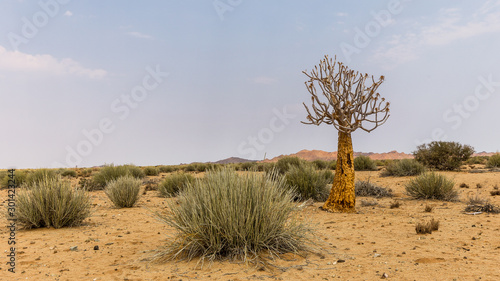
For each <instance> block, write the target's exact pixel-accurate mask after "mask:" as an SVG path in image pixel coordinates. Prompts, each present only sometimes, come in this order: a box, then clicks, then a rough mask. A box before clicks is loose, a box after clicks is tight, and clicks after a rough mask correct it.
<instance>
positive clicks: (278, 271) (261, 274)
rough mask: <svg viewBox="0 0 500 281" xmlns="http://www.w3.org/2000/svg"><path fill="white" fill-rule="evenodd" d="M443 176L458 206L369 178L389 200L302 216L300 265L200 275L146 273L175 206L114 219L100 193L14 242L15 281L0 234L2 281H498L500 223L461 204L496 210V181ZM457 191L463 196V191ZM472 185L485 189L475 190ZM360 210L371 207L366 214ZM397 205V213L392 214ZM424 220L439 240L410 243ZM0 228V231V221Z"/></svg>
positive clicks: (140, 209)
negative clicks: (479, 201) (165, 213)
mask: <svg viewBox="0 0 500 281" xmlns="http://www.w3.org/2000/svg"><path fill="white" fill-rule="evenodd" d="M443 174H445V175H446V176H448V177H450V178H452V179H453V180H454V181H455V187H456V188H457V189H458V190H459V193H460V200H461V201H460V202H442V201H432V200H410V199H409V198H408V197H407V196H406V195H405V194H404V185H405V183H406V182H407V181H408V180H409V179H410V178H408V177H402V178H393V177H388V178H381V177H379V172H357V173H356V178H357V179H363V180H364V179H368V178H369V179H370V180H371V181H372V182H374V183H377V184H379V185H382V186H384V187H388V188H391V189H392V190H393V191H394V192H395V194H396V196H395V197H394V198H392V199H391V198H381V199H375V198H363V197H358V198H357V213H354V214H341V213H327V212H324V211H321V210H320V209H319V207H320V206H321V203H314V204H313V205H310V206H308V207H306V208H304V209H302V210H301V217H302V218H303V219H305V220H307V221H308V222H310V223H311V224H312V225H313V227H314V229H315V232H314V233H315V237H316V238H317V239H318V247H317V250H316V251H315V252H311V253H305V256H299V255H293V254H286V255H283V256H282V259H278V260H275V261H271V264H272V265H270V266H267V267H261V266H254V265H251V264H244V263H241V262H238V261H217V262H214V263H213V264H204V266H203V267H202V268H201V267H200V264H199V263H198V260H193V261H190V262H186V261H172V262H167V263H164V264H155V263H151V262H150V261H149V260H148V257H150V256H151V254H152V253H153V252H154V250H156V249H157V248H159V247H160V246H162V245H163V244H164V243H165V241H167V239H169V238H168V237H169V235H172V234H173V231H172V229H171V228H169V227H168V226H166V225H165V224H162V223H161V222H159V221H158V220H156V219H155V218H154V217H153V216H152V213H153V212H154V211H157V210H162V209H164V208H165V207H164V206H165V202H166V200H175V199H163V198H160V197H158V196H157V193H156V191H147V192H146V194H145V195H143V196H142V197H141V199H140V202H139V204H138V205H137V206H136V207H134V208H129V209H117V208H114V207H113V205H112V204H111V203H110V201H109V200H108V199H107V197H106V196H105V194H104V193H103V192H102V191H97V192H91V197H92V210H93V214H92V216H91V217H90V218H88V219H87V220H85V223H84V224H83V225H82V226H78V227H72V228H63V229H53V228H42V229H32V230H20V231H19V232H17V234H16V238H17V244H16V246H17V249H18V252H17V263H16V273H14V274H13V273H10V272H8V271H7V269H8V266H7V265H6V261H7V257H6V255H7V249H8V248H9V246H8V245H7V238H8V235H9V234H8V232H7V229H6V227H2V228H1V229H0V241H1V243H0V245H2V246H1V247H0V249H2V252H3V253H4V254H3V255H2V257H1V258H0V260H1V261H2V262H1V264H0V272H1V273H0V279H1V280H376V279H381V278H387V279H391V280H500V214H498V215H494V214H487V213H482V214H479V215H469V214H465V213H464V212H463V210H464V208H465V207H466V203H465V202H466V200H467V198H468V196H475V195H476V194H478V195H479V196H481V197H484V198H488V199H490V200H491V202H492V203H494V204H495V205H497V206H498V205H500V196H494V197H493V196H491V195H490V191H492V190H493V187H494V186H495V185H499V186H500V172H489V173H477V174H473V173H467V172H444V173H443ZM162 176H163V177H164V176H165V175H164V174H163V175H162ZM75 183H76V181H75ZM461 183H466V184H468V185H469V186H470V188H460V187H459V185H460V184H461ZM478 183H479V184H481V185H482V188H477V186H476V185H477V184H478ZM0 198H2V200H1V201H3V200H4V199H6V198H7V191H6V190H0ZM363 200H364V201H376V202H377V203H378V205H376V206H369V207H363V206H362V203H361V202H362V201H363ZM394 200H399V201H400V203H401V206H400V207H399V208H394V209H391V208H389V206H390V205H391V203H392V202H394ZM2 205H3V206H5V205H6V203H5V202H3V203H2ZM426 205H431V206H433V207H434V208H433V210H432V212H430V213H429V212H425V211H424V208H425V206H426ZM431 218H434V219H436V220H439V223H440V226H439V230H438V231H435V232H433V233H432V234H426V235H419V234H416V232H415V225H416V223H418V222H422V221H429V220H430V219H431ZM0 223H1V224H2V225H7V221H6V220H5V218H4V217H3V216H2V218H1V221H0ZM96 246H97V247H98V249H97V247H96ZM72 247H77V248H76V250H70V248H72Z"/></svg>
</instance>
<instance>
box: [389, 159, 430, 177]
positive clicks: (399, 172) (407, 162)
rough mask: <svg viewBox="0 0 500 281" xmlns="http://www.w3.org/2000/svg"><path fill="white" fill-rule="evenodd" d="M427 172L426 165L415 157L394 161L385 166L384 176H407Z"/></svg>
mask: <svg viewBox="0 0 500 281" xmlns="http://www.w3.org/2000/svg"><path fill="white" fill-rule="evenodd" d="M423 172H425V167H424V165H422V164H420V163H419V162H417V161H416V160H414V159H402V160H398V161H392V162H391V163H390V164H389V165H387V166H386V167H385V171H383V172H382V176H394V177H406V176H417V175H420V174H422V173H423Z"/></svg>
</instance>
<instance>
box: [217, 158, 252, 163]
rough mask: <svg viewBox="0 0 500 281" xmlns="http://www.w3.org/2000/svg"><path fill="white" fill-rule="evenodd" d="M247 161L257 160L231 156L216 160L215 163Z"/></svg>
mask: <svg viewBox="0 0 500 281" xmlns="http://www.w3.org/2000/svg"><path fill="white" fill-rule="evenodd" d="M247 162H256V161H254V160H248V159H243V158H239V157H230V158H227V159H223V160H219V161H217V162H214V163H215V164H233V163H247Z"/></svg>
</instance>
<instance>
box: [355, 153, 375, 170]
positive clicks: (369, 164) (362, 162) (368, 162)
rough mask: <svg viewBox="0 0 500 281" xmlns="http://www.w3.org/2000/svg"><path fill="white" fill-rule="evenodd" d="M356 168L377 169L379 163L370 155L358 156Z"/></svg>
mask: <svg viewBox="0 0 500 281" xmlns="http://www.w3.org/2000/svg"><path fill="white" fill-rule="evenodd" d="M354 170H355V171H376V170H377V165H376V164H375V162H374V161H373V160H372V159H371V158H370V157H368V156H363V155H361V156H358V157H356V158H354Z"/></svg>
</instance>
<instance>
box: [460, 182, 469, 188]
mask: <svg viewBox="0 0 500 281" xmlns="http://www.w3.org/2000/svg"><path fill="white" fill-rule="evenodd" d="M460 188H469V185H468V184H466V183H465V182H463V183H461V184H460Z"/></svg>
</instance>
